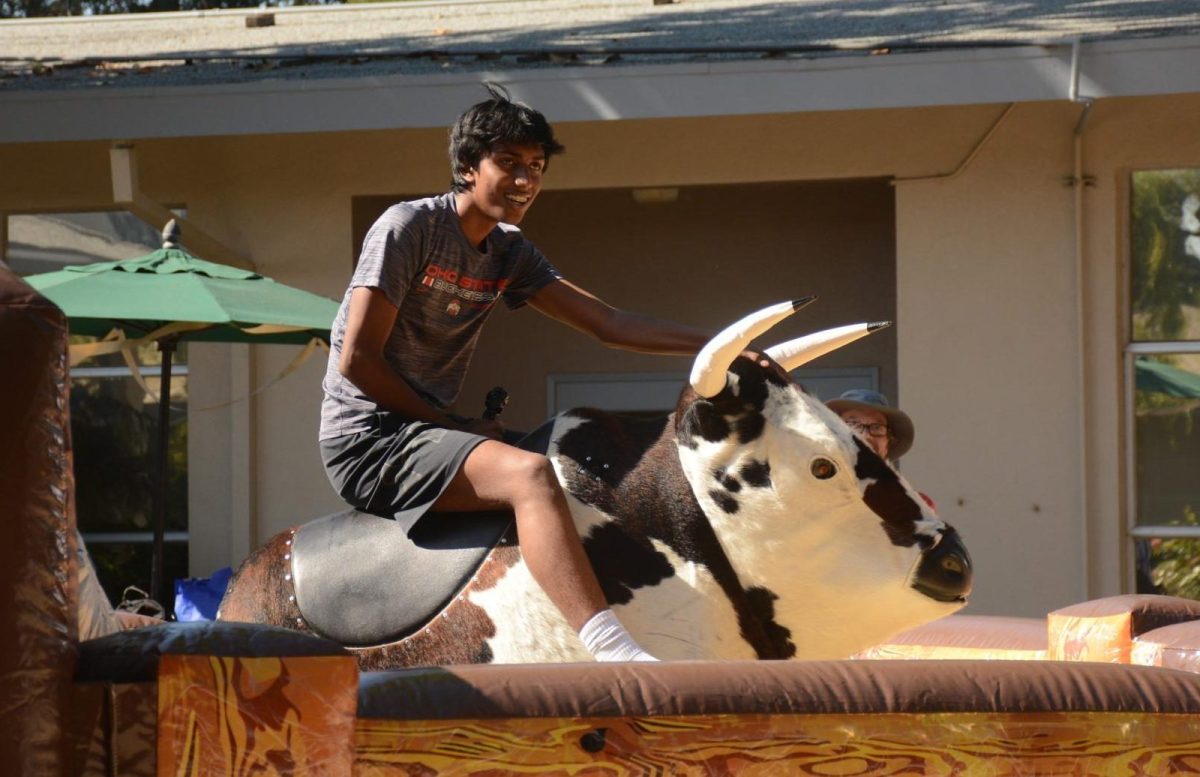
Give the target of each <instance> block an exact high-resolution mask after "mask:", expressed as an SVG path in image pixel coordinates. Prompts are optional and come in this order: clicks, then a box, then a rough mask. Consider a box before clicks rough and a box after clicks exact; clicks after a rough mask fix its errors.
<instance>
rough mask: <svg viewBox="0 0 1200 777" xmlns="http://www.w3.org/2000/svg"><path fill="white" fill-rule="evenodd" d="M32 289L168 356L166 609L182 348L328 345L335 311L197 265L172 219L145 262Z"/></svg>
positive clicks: (268, 284) (154, 583) (238, 274)
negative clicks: (173, 432)
mask: <svg viewBox="0 0 1200 777" xmlns="http://www.w3.org/2000/svg"><path fill="white" fill-rule="evenodd" d="M25 281H26V282H28V283H29V284H30V285H31V286H33V288H35V289H37V290H38V291H39V292H40V293H41V294H42V295H43V296H45V297H46V298H47V299H49V300H50V301H51V302H53V303H54V304H56V305H58V307H59V308H61V309H62V311H63V312H64V313H66V315H67V318H68V319H69V322H70V328H71V333H72V334H77V335H95V336H97V337H104V336H106V335H109V334H110V333H112V332H113V331H114V330H116V331H117V332H119V333H120V334H121V335H122V336H123V337H124V338H127V339H131V340H137V339H147V338H148V339H151V340H153V341H154V342H156V343H157V345H158V349H159V350H160V351H161V352H162V371H161V378H160V380H161V383H160V390H159V413H158V418H159V439H158V462H157V465H158V466H157V473H156V487H155V493H154V495H153V499H154V510H153V514H154V556H153V562H152V567H151V575H150V580H151V582H150V586H151V589H152V591H153V593H152V595H153V596H155V597H157V598H159V601H163V602H166V601H167V599H166V598H165V596H166V594H167V591H166V588H165V582H166V581H164V580H163V579H162V577H163V573H162V567H163V537H164V534H165V526H166V486H167V474H168V473H167V466H168V464H167V432H168V423H169V411H170V397H169V393H170V391H169V390H170V380H171V357H172V354H173V353H174V351H175V347H176V345H177V343H178V342H179V341H180V340H189V341H206V342H227V343H234V342H236V343H282V344H289V343H290V344H301V345H302V344H305V343H308V342H310V341H311V340H312V339H313V338H314V337H316V338H320V339H323V340H325V341H326V342H328V340H329V329H330V327H331V326H332V325H333V317H334V316H335V315H336V314H337V308H338V303H336V302H334V301H333V300H331V299H329V298H327V297H321V296H318V295H316V294H311V293H309V292H306V291H301V290H300V289H294V288H291V287H288V286H285V285H283V284H281V283H276V282H275V281H273V280H271V279H270V278H267V277H264V276H262V275H259V274H257V273H254V272H251V271H249V270H241V269H238V268H236V267H230V266H228V265H223V264H217V263H215V262H207V261H204V260H202V259H197V258H196V257H194V256H192V255H191V254H189V253H188V252H187V251H185V250H184V249H182V248H180V247H179V228H178V225H177V224H176V223H175V221H174V220H172V221H171V222H169V223H168V224H167V226H166V227H165V228H164V229H163V247H162V248H160V249H158V250H157V251H154V252H153V253H150V254H147V255H146V256H143V257H139V258H137V259H127V260H123V261H119V262H96V263H94V264H88V265H80V266H74V267H67V268H65V269H63V270H59V271H57V272H50V273H43V274H40V275H31V276H29V277H27V278H25ZM114 345H116V346H118V347H119V345H120V344H119V343H116V344H114Z"/></svg>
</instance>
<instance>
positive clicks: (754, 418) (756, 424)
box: [737, 412, 767, 445]
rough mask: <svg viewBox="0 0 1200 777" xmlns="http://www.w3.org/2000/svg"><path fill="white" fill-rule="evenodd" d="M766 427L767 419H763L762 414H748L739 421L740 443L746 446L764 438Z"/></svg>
mask: <svg viewBox="0 0 1200 777" xmlns="http://www.w3.org/2000/svg"><path fill="white" fill-rule="evenodd" d="M766 425H767V419H765V418H763V415H762V413H758V412H747V413H746V414H745V415H744V416H742V417H741V418H739V419H738V420H737V433H738V442H740V443H742V444H743V445H745V444H746V443H748V442H753V441H754V440H757V439H758V438H759V437H761V436H762V433H763V429H764V428H765V427H766Z"/></svg>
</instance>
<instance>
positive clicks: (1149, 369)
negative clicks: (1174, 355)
mask: <svg viewBox="0 0 1200 777" xmlns="http://www.w3.org/2000/svg"><path fill="white" fill-rule="evenodd" d="M1133 366H1134V370H1135V385H1136V386H1137V390H1138V391H1151V392H1155V393H1158V394H1166V395H1167V396H1172V397H1176V398H1178V399H1196V398H1200V375H1197V374H1196V373H1194V372H1188V371H1187V370H1181V369H1179V368H1178V367H1172V366H1171V365H1169V364H1163V363H1162V362H1156V361H1154V360H1152V359H1137V360H1136V361H1135V362H1134V364H1133Z"/></svg>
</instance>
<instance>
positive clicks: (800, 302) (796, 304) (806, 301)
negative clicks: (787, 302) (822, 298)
mask: <svg viewBox="0 0 1200 777" xmlns="http://www.w3.org/2000/svg"><path fill="white" fill-rule="evenodd" d="M816 301H817V295H816V294H810V295H808V296H807V297H801V298H800V299H794V300H792V310H793V311H797V310H799V309H800V308H802V307H804V306H805V305H810V304H812V303H813V302H816Z"/></svg>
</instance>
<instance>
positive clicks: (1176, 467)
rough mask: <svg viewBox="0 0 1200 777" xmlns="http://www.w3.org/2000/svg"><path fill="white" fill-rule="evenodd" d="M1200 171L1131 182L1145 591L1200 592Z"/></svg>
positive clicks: (1139, 552)
mask: <svg viewBox="0 0 1200 777" xmlns="http://www.w3.org/2000/svg"><path fill="white" fill-rule="evenodd" d="M1198 211H1200V170H1157V171H1146V172H1137V173H1134V174H1133V176H1132V182H1131V217H1130V238H1131V245H1130V294H1129V300H1130V316H1129V324H1130V329H1129V342H1128V343H1127V345H1126V347H1125V381H1126V396H1127V398H1128V399H1127V410H1126V417H1127V418H1126V424H1127V426H1126V429H1127V439H1128V440H1129V442H1130V445H1129V459H1130V460H1129V472H1130V473H1131V475H1132V481H1133V482H1132V488H1130V489H1129V505H1128V512H1129V523H1130V527H1129V529H1130V537H1131V541H1132V543H1133V550H1134V553H1133V558H1134V560H1135V574H1136V589H1137V591H1138V592H1139V593H1163V594H1170V595H1173V596H1184V597H1188V598H1192V599H1200V213H1198Z"/></svg>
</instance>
